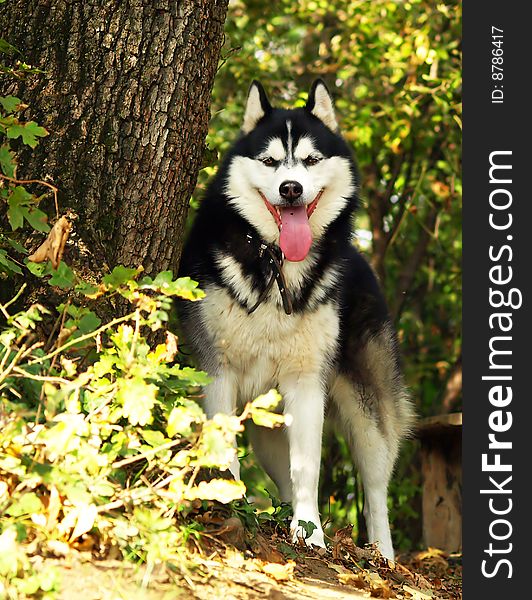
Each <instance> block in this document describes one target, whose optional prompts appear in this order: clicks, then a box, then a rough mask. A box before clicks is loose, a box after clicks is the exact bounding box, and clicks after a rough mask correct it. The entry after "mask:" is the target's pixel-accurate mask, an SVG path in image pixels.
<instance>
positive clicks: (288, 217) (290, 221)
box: [258, 190, 323, 262]
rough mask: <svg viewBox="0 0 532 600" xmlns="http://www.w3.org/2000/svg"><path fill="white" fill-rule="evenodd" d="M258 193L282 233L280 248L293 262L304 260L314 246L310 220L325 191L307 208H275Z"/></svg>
mask: <svg viewBox="0 0 532 600" xmlns="http://www.w3.org/2000/svg"><path fill="white" fill-rule="evenodd" d="M258 192H259V194H260V197H261V198H262V201H263V202H264V204H265V205H266V208H267V209H268V210H269V211H270V213H271V215H272V216H273V218H274V219H275V222H276V223H277V227H278V228H279V231H280V232H281V235H280V237H279V246H280V248H281V250H282V251H283V254H284V255H285V257H286V259H287V260H289V261H291V262H299V261H301V260H303V259H304V258H305V257H306V256H307V254H308V253H309V251H310V247H311V245H312V232H311V231H310V224H309V219H310V216H311V215H312V213H313V212H314V211H315V210H316V206H317V205H318V202H319V201H320V198H321V196H322V194H323V190H320V191H319V192H318V195H317V196H316V197H315V198H314V200H313V201H312V202H311V203H310V204H308V205H306V206H273V205H272V204H270V203H269V202H268V200H267V198H266V196H265V195H264V194H263V193H262V192H261V191H260V190H258Z"/></svg>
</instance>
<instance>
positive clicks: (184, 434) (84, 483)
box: [0, 267, 282, 593]
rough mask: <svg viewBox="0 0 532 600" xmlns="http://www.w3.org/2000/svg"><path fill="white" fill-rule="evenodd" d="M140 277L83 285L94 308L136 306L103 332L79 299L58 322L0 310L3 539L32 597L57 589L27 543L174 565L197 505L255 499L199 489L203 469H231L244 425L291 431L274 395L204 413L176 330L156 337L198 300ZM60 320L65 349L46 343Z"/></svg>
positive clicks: (239, 487)
mask: <svg viewBox="0 0 532 600" xmlns="http://www.w3.org/2000/svg"><path fill="white" fill-rule="evenodd" d="M139 275H140V273H139V271H138V270H130V269H124V268H122V267H119V268H116V269H114V270H113V272H112V273H111V274H110V275H109V276H106V277H104V278H103V280H102V282H101V283H100V284H99V285H98V286H96V291H95V289H90V290H84V288H83V287H82V286H79V287H78V293H79V294H80V295H82V294H83V291H85V292H86V294H87V296H86V299H87V300H88V301H90V300H91V297H92V298H93V299H94V297H97V299H100V298H101V297H102V296H106V297H109V296H113V295H119V296H121V297H122V298H124V299H127V300H128V301H129V303H130V304H131V308H132V310H131V312H129V313H128V314H126V315H124V316H121V317H117V318H115V319H113V320H111V321H109V322H106V323H103V324H102V321H101V320H100V318H99V317H98V316H96V314H95V313H94V312H93V310H91V309H90V308H89V307H88V306H82V305H81V304H74V303H73V302H69V303H64V304H62V305H60V306H58V307H57V311H58V312H57V315H52V314H51V313H50V311H48V310H47V309H44V308H43V307H42V306H40V305H38V304H36V305H33V306H31V307H30V308H29V309H27V310H23V311H20V312H14V313H10V312H9V306H10V305H9V304H8V305H0V312H1V313H2V315H3V317H4V319H5V321H6V326H5V327H4V328H3V329H2V330H1V331H0V406H1V407H2V408H1V410H0V427H1V429H2V432H3V433H2V437H1V438H0V518H1V519H0V536H1V537H0V541H1V542H2V544H3V545H4V546H5V547H6V548H8V549H9V550H10V558H9V559H7V558H3V559H1V560H0V581H2V582H3V585H4V588H6V586H7V589H12V590H13V589H17V590H18V589H20V590H22V589H24V590H28V589H29V587H28V586H30V582H31V586H33V588H34V589H35V590H36V591H35V592H32V593H37V591H38V590H41V592H43V593H44V592H45V591H48V590H52V588H53V587H54V586H55V579H53V578H52V577H48V578H45V577H41V576H37V575H36V574H31V573H30V571H29V566H28V565H29V563H28V561H27V556H26V554H25V552H24V548H27V547H28V544H31V546H32V547H33V548H39V549H40V551H41V552H46V553H52V554H54V553H57V552H59V553H60V554H64V553H67V552H68V551H69V549H70V548H80V547H82V546H83V544H87V543H88V544H89V545H94V546H95V545H98V546H99V548H100V550H99V552H100V554H102V555H106V554H108V553H109V552H111V549H112V548H113V547H114V548H117V549H118V550H120V551H121V552H122V553H123V554H124V555H125V556H130V557H135V558H137V559H139V560H142V561H146V562H147V563H148V564H149V565H151V566H153V565H155V564H157V563H164V562H175V561H178V560H179V556H180V553H182V551H183V548H184V544H185V542H186V540H187V539H188V537H189V536H190V535H191V533H192V532H193V531H194V532H196V533H200V532H201V526H199V524H196V525H195V526H194V525H193V523H191V520H190V518H187V515H188V514H189V512H190V510H191V508H192V507H193V503H194V502H196V501H198V500H201V501H207V502H211V503H212V502H213V501H216V502H221V503H230V502H232V501H234V500H236V499H240V498H242V497H243V495H244V493H245V487H244V484H243V483H242V482H240V481H234V480H228V479H220V478H213V479H210V480H202V481H198V476H199V474H200V472H201V470H202V469H204V468H216V469H222V470H224V469H227V467H228V466H229V465H230V463H231V462H232V460H233V459H234V457H235V453H236V449H235V447H234V444H233V439H234V436H235V435H236V434H237V433H239V432H241V431H242V430H243V422H244V421H245V420H246V419H252V420H254V421H255V422H257V421H260V422H262V423H263V424H266V422H268V423H269V424H270V425H269V426H275V425H277V424H279V423H282V418H281V417H279V416H278V415H269V412H268V411H269V410H272V409H274V408H275V407H276V405H277V403H278V402H279V400H280V398H279V395H278V394H277V393H276V392H274V391H271V392H270V393H269V394H266V395H265V396H262V397H261V398H259V399H258V400H257V401H256V402H255V403H251V404H249V405H248V406H246V407H245V409H244V411H243V413H242V414H241V415H240V416H238V417H237V416H228V415H216V416H215V417H214V419H212V420H208V419H207V418H206V417H205V415H204V413H203V411H202V410H201V409H200V407H199V405H198V404H197V403H196V400H197V397H198V394H199V391H200V388H199V386H202V385H205V384H206V383H208V378H207V376H206V375H205V374H204V373H201V372H199V371H195V370H194V369H191V368H188V367H182V366H180V365H179V364H178V363H177V362H175V357H176V353H177V339H176V338H175V336H173V335H172V334H171V333H170V332H168V331H166V341H165V342H160V343H155V342H153V343H150V342H149V341H148V339H147V335H148V334H149V332H156V333H157V332H164V323H165V321H166V319H167V312H168V308H169V302H170V299H171V298H174V297H181V298H189V299H191V300H197V299H199V298H201V297H202V293H201V292H200V291H199V290H198V289H197V285H196V284H195V283H193V282H191V281H190V280H189V279H188V278H183V279H177V280H174V279H173V278H172V277H171V276H170V275H168V274H167V273H160V274H159V275H157V276H156V277H155V278H154V279H151V278H147V277H145V278H142V279H139ZM50 281H51V280H50ZM74 289H76V288H75V287H74ZM52 317H55V318H56V321H57V323H61V327H60V328H59V330H58V331H57V334H56V336H55V337H54V338H53V340H54V341H55V343H54V344H50V342H49V343H48V344H46V345H45V344H44V343H43V342H36V341H35V340H36V336H35V333H36V331H37V330H38V328H39V327H41V326H42V325H43V324H44V323H45V321H47V320H48V321H49V320H50V318H52ZM0 554H1V553H0ZM21 574H24V577H22V575H21ZM22 581H24V586H23V587H21V586H22ZM9 586H11V587H10V588H9ZM31 586H30V587H31ZM33 588H32V589H33ZM41 592H39V593H41Z"/></svg>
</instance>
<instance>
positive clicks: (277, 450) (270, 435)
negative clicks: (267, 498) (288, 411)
mask: <svg viewBox="0 0 532 600" xmlns="http://www.w3.org/2000/svg"><path fill="white" fill-rule="evenodd" d="M246 430H247V432H248V435H249V438H250V441H251V445H252V446H253V450H254V452H255V454H256V456H257V458H258V459H259V462H260V464H261V465H262V467H263V469H264V470H265V471H266V473H268V475H269V476H270V477H271V479H272V480H273V482H274V483H275V485H276V486H277V489H278V490H279V495H280V498H281V500H282V501H283V502H291V501H292V483H291V481H290V455H289V451H288V438H287V433H286V431H284V430H283V429H269V428H268V427H259V426H258V425H255V424H254V423H248V424H247V425H246Z"/></svg>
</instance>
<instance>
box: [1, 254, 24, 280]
mask: <svg viewBox="0 0 532 600" xmlns="http://www.w3.org/2000/svg"><path fill="white" fill-rule="evenodd" d="M2 268H3V269H4V270H8V271H12V272H13V273H18V274H19V275H22V269H21V268H20V267H19V266H18V265H17V263H15V262H13V261H12V260H11V259H10V258H9V256H8V254H7V252H6V251H5V250H2V248H0V270H2Z"/></svg>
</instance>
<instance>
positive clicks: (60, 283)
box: [48, 262, 76, 290]
mask: <svg viewBox="0 0 532 600" xmlns="http://www.w3.org/2000/svg"><path fill="white" fill-rule="evenodd" d="M75 281H76V274H75V273H74V271H73V270H72V269H71V268H70V267H69V266H68V265H67V264H66V263H64V262H62V263H59V266H58V267H57V270H56V271H52V277H51V278H50V279H49V281H48V283H49V284H50V285H55V286H57V287H59V288H61V289H62V290H67V289H69V288H71V287H72V286H73V285H74V283H75Z"/></svg>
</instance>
